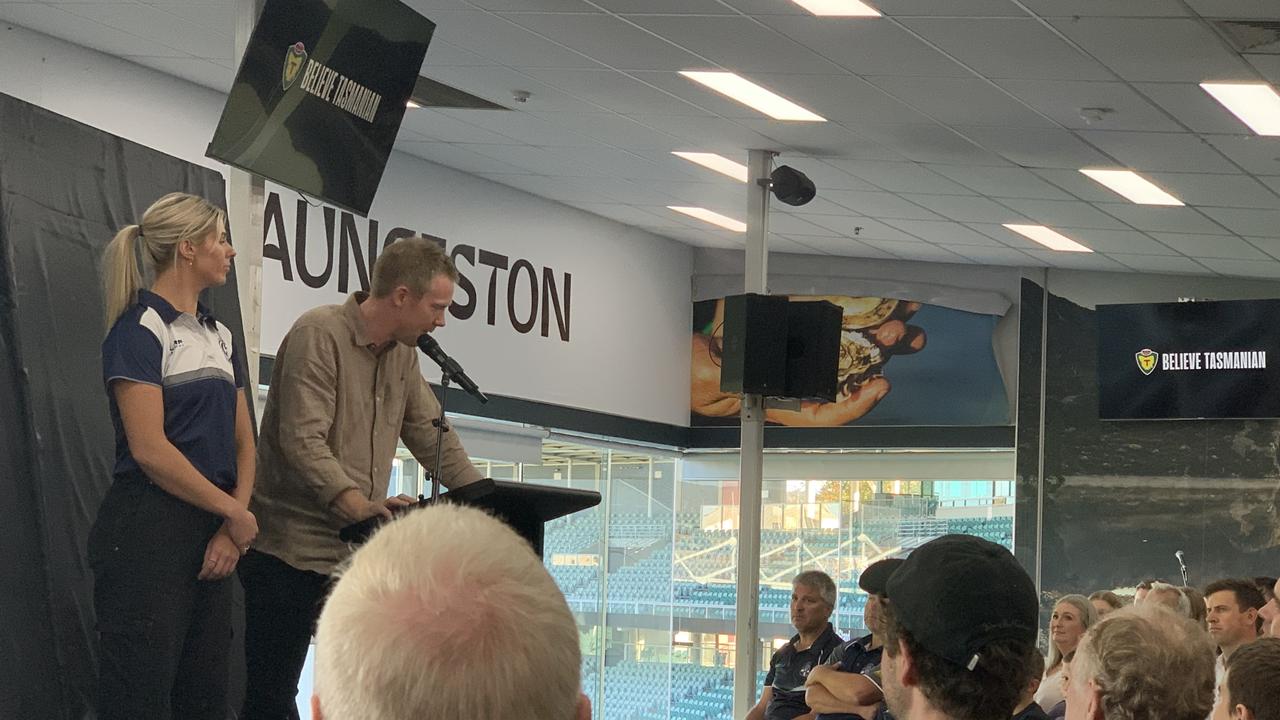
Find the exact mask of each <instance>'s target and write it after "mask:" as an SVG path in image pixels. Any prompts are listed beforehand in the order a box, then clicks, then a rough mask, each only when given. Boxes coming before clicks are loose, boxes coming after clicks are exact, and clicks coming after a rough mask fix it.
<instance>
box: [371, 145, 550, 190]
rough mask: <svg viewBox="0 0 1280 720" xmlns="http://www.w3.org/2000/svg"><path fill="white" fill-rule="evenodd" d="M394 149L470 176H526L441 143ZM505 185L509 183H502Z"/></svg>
mask: <svg viewBox="0 0 1280 720" xmlns="http://www.w3.org/2000/svg"><path fill="white" fill-rule="evenodd" d="M475 147H480V146H478V145H477V146H475ZM396 148H397V149H400V150H402V151H404V152H407V153H409V154H410V155H416V156H418V157H420V158H424V159H426V160H430V161H431V162H433V163H438V164H440V165H447V166H448V167H451V168H453V169H455V170H461V171H463V172H468V173H471V174H472V175H488V174H504V175H528V174H529V173H528V171H526V170H524V169H523V168H518V167H516V166H514V165H511V164H509V163H505V162H502V161H501V160H495V159H493V158H491V157H489V156H487V155H481V154H480V153H477V152H473V151H471V150H468V149H466V148H463V147H460V146H458V145H453V144H450V143H442V142H411V143H397V144H396ZM503 184H504V185H507V184H509V183H505V182H504V183H503Z"/></svg>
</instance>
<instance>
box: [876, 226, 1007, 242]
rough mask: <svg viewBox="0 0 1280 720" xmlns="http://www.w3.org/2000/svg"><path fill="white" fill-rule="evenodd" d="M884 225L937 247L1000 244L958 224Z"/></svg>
mask: <svg viewBox="0 0 1280 720" xmlns="http://www.w3.org/2000/svg"><path fill="white" fill-rule="evenodd" d="M885 223H886V224H888V225H891V226H893V227H896V228H898V229H899V230H902V231H903V232H908V233H911V234H912V235H914V236H915V237H918V238H920V239H921V240H927V241H928V242H931V243H937V244H939V245H988V246H998V245H1000V243H998V242H996V241H995V240H993V239H991V238H990V237H987V236H986V235H983V234H982V233H980V232H975V231H973V230H971V229H969V228H967V227H965V226H964V225H961V224H960V223H954V222H934V221H932V220H886V221H885Z"/></svg>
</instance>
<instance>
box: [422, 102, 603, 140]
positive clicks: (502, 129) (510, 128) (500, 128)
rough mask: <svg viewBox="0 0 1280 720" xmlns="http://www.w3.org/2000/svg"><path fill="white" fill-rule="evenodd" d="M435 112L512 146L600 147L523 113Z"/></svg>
mask: <svg viewBox="0 0 1280 720" xmlns="http://www.w3.org/2000/svg"><path fill="white" fill-rule="evenodd" d="M435 112H437V113H439V114H441V115H445V116H447V117H450V118H453V119H454V120H457V121H458V122H461V123H470V124H472V125H474V126H475V127H479V128H482V129H484V130H488V131H490V132H494V133H498V134H499V135H505V136H507V137H509V138H511V139H512V141H514V142H515V143H523V144H527V145H555V146H559V147H590V146H593V145H598V144H599V143H597V142H596V141H594V140H592V139H591V138H588V137H583V136H582V135H580V134H578V133H575V132H572V131H570V130H568V129H566V128H564V127H561V126H560V125H559V124H557V123H555V122H554V121H547V120H542V119H540V118H536V117H534V116H532V115H528V114H525V113H522V112H504V111H499V110H463V109H448V108H441V109H437V110H436V111H435Z"/></svg>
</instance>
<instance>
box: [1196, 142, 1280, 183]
mask: <svg viewBox="0 0 1280 720" xmlns="http://www.w3.org/2000/svg"><path fill="white" fill-rule="evenodd" d="M1205 140H1207V141H1208V142H1209V144H1210V145H1213V146H1214V147H1215V148H1217V149H1218V150H1219V151H1220V152H1221V153H1222V154H1223V155H1226V156H1227V157H1228V158H1230V159H1231V160H1232V161H1233V162H1235V163H1236V164H1237V165H1239V166H1240V167H1242V168H1244V170H1245V172H1249V173H1253V174H1255V175H1280V138H1276V137H1259V136H1257V135H1248V136H1237V137H1228V136H1225V135H1209V136H1207V137H1206V138H1205Z"/></svg>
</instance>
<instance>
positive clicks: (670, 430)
mask: <svg viewBox="0 0 1280 720" xmlns="http://www.w3.org/2000/svg"><path fill="white" fill-rule="evenodd" d="M274 364H275V358H273V357H269V356H266V355H263V356H261V357H260V359H259V364H258V367H259V373H260V374H259V377H260V378H263V379H264V381H265V379H268V378H270V377H271V368H272V366H273V365H274ZM431 387H432V389H434V390H435V391H436V392H437V394H439V391H440V387H439V386H438V385H436V384H434V383H432V385H431ZM446 403H447V407H448V410H449V411H450V412H456V413H459V414H462V415H471V416H474V417H482V418H489V419H492V420H503V421H506V422H518V423H527V424H529V425H537V426H540V427H545V428H549V429H552V430H563V431H568V432H579V433H585V434H589V435H599V436H601V437H607V438H617V439H620V440H625V441H630V442H639V443H649V444H653V445H664V446H667V447H675V448H682V449H686V448H696V449H725V448H736V447H738V446H739V437H740V434H739V430H738V428H736V427H694V428H689V427H683V426H680V425H670V424H667V423H659V422H653V421H650V420H637V419H635V418H628V417H623V416H621V415H611V414H609V413H602V412H595V411H593V410H581V409H579V408H571V407H564V406H562V405H552V404H550V403H542V402H537V401H534V400H525V399H522V398H513V397H507V396H503V395H494V394H489V402H488V403H486V404H484V405H481V404H480V403H479V402H478V401H477V400H476V399H475V398H473V397H471V396H470V395H468V394H467V393H466V392H464V391H462V390H459V389H458V388H456V387H450V388H449V395H448V398H447V400H446ZM1013 442H1014V429H1013V426H1005V425H997V426H984V427H859V426H856V425H855V426H849V427H834V428H795V427H779V426H769V427H766V428H765V431H764V445H765V447H766V448H813V449H817V448H1012V447H1013Z"/></svg>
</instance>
